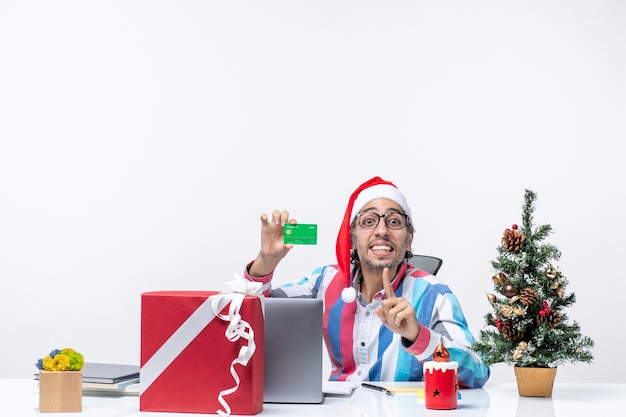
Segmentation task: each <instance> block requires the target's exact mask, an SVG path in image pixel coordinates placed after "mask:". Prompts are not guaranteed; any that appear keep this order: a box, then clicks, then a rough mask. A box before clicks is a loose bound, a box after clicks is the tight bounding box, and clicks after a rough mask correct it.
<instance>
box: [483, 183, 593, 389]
mask: <svg viewBox="0 0 626 417" xmlns="http://www.w3.org/2000/svg"><path fill="white" fill-rule="evenodd" d="M536 198H537V196H536V194H535V193H534V192H533V191H531V190H526V191H525V195H524V205H523V206H522V227H521V228H520V227H519V226H518V225H517V224H513V225H512V226H511V227H510V228H507V229H506V230H505V231H504V233H503V235H502V238H501V241H500V245H499V246H498V257H497V258H496V259H495V260H493V261H491V265H492V267H493V269H494V270H495V272H496V273H495V275H494V276H493V277H492V283H493V289H494V292H493V293H487V300H488V302H489V304H490V305H491V308H492V311H491V312H489V313H487V314H486V315H485V325H486V326H485V327H484V328H483V329H482V330H481V331H480V334H479V337H478V338H477V339H476V341H475V342H474V343H473V346H472V348H473V349H474V351H475V352H477V353H479V354H480V355H481V356H482V357H483V359H484V361H485V364H487V365H491V364H495V363H502V362H504V363H506V364H508V365H513V366H514V371H515V376H516V379H517V387H518V393H519V395H520V396H524V397H550V396H552V387H553V383H554V378H555V376H556V369H557V367H558V366H559V365H562V364H564V363H567V362H570V363H574V362H586V363H590V362H591V361H592V360H593V356H592V354H591V352H590V350H589V348H591V347H593V341H592V340H591V339H590V338H589V337H587V336H583V335H582V334H581V329H580V325H579V324H578V323H577V322H575V321H574V322H570V320H569V318H568V316H567V314H566V312H565V310H566V308H567V307H570V306H571V305H573V304H574V303H575V302H576V297H575V294H574V293H573V292H572V293H568V292H567V291H566V287H567V285H568V280H567V279H566V277H565V275H564V274H563V273H562V272H561V271H560V270H559V269H558V268H557V267H556V264H555V262H556V261H558V260H559V259H560V255H561V253H560V251H559V250H558V248H557V247H556V246H554V245H552V244H549V243H545V242H544V240H545V238H546V237H547V236H548V235H549V234H550V233H552V227H551V226H550V225H547V224H545V225H542V226H539V227H535V226H534V225H533V212H534V203H535V200H536Z"/></svg>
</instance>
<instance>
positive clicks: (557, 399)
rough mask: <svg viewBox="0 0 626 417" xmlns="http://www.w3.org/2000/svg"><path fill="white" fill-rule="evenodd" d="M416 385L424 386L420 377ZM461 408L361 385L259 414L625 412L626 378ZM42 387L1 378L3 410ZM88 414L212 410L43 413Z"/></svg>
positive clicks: (25, 409) (497, 393)
mask: <svg viewBox="0 0 626 417" xmlns="http://www.w3.org/2000/svg"><path fill="white" fill-rule="evenodd" d="M415 386H422V385H421V384H420V383H416V384H415ZM461 394H462V396H463V398H462V399H460V400H459V404H458V408H457V409H456V410H445V411H438V410H427V409H425V407H424V402H423V400H422V399H420V398H419V397H418V396H417V395H416V394H415V393H398V394H396V395H395V396H394V397H387V396H385V395H384V394H381V393H379V392H377V391H373V390H368V389H364V388H357V389H356V390H355V391H354V392H353V393H352V395H349V396H328V397H326V398H325V399H324V402H323V403H322V404H315V405H312V404H264V405H263V411H262V412H261V413H260V414H257V415H259V416H295V415H297V416H299V417H308V416H311V417H312V416H316V417H318V416H342V417H345V416H359V417H360V416H364V417H368V416H376V417H396V416H403V417H404V416H410V417H418V416H428V417H433V416H445V417H473V416H490V417H491V416H492V417H507V416H515V417H528V416H532V417H562V416H574V415H582V416H585V415H596V416H602V415H605V416H612V415H622V414H623V413H624V410H623V408H624V406H625V405H626V384H574V383H572V384H568V383H561V384H559V383H557V384H555V386H554V390H553V392H552V398H530V397H519V395H518V394H517V388H516V386H515V384H513V383H506V384H495V383H494V384H489V383H487V385H486V386H485V388H484V389H474V390H461ZM38 403H39V388H38V386H37V381H34V380H30V379H0V416H7V417H9V416H10V417H22V416H33V415H39V414H40V413H39V411H38ZM43 415H50V416H55V417H56V416H59V417H61V416H74V417H77V416H88V417H103V416H107V417H116V416H127V417H137V416H142V417H148V416H150V417H170V416H184V417H192V416H199V415H204V416H206V415H207V414H173V413H152V412H151V413H148V412H140V411H139V398H138V397H131V396H128V397H94V396H84V397H83V412H82V413H54V414H43Z"/></svg>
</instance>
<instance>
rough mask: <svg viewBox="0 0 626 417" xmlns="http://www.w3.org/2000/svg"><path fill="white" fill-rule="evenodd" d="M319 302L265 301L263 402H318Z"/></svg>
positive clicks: (320, 362) (320, 357)
mask: <svg viewBox="0 0 626 417" xmlns="http://www.w3.org/2000/svg"><path fill="white" fill-rule="evenodd" d="M322 310H323V306H322V300H320V299H317V298H271V297H270V298H266V299H265V348H264V351H265V373H264V391H263V402H266V403H321V402H322V401H323V399H324V394H323V392H322V382H323V381H322V379H323V376H322V368H323V336H322Z"/></svg>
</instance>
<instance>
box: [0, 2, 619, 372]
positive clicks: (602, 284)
mask: <svg viewBox="0 0 626 417" xmlns="http://www.w3.org/2000/svg"><path fill="white" fill-rule="evenodd" d="M625 5H626V3H624V2H622V1H617V0H616V1H608V0H594V1H571V0H569V1H565V0H563V1H559V0H556V1H523V2H521V1H519V2H502V1H471V2H470V1H437V2H428V1H384V2H383V1H368V0H359V1H345V0H339V1H337V0H333V1H325V0H316V1H294V0H290V1H276V0H271V1H171V0H170V1H132V2H128V1H100V2H94V1H54V2H50V1H19V2H16V1H9V0H2V1H1V2H0V280H1V285H2V286H1V290H0V294H1V298H0V333H1V334H2V343H0V357H1V358H3V359H2V361H0V377H30V376H31V375H32V374H33V373H34V372H36V369H35V367H34V363H35V361H36V360H37V359H38V358H40V357H42V356H44V355H45V354H47V353H48V352H49V351H50V350H51V349H52V348H62V347H73V348H75V349H77V350H79V351H81V352H82V353H84V355H85V357H86V359H87V360H88V361H92V362H120V363H137V364H138V363H139V329H140V295H141V293H142V292H144V291H152V290H166V289H171V290H177V289H178V290H193V289H202V290H223V289H225V286H224V283H225V282H226V281H229V280H230V279H231V278H232V275H233V273H235V272H236V273H241V272H242V270H243V267H244V265H245V264H246V263H247V262H248V261H250V260H251V259H253V257H254V256H256V253H257V251H258V245H259V230H260V223H259V219H258V218H259V215H260V214H261V213H262V212H269V211H271V210H272V209H274V208H286V209H289V210H290V211H291V213H292V214H293V216H294V217H295V218H297V219H298V220H299V221H301V222H305V223H317V224H318V225H319V244H318V245H317V246H314V247H311V246H306V247H305V246H302V247H296V248H295V249H294V250H293V251H292V253H290V255H289V257H288V258H286V259H285V261H284V262H283V264H281V266H280V267H279V269H278V270H277V273H276V282H277V283H284V282H291V281H295V280H297V279H299V278H300V277H302V276H303V275H305V274H307V273H309V272H310V271H311V270H312V269H313V268H314V267H316V266H319V265H322V264H326V263H332V262H334V259H335V258H334V248H335V237H336V233H337V230H338V228H339V224H340V221H341V217H342V215H343V211H344V210H345V206H346V203H347V200H348V196H349V194H350V193H351V192H352V191H353V190H354V189H355V188H356V187H357V186H358V185H359V184H360V183H361V182H363V181H365V180H366V179H369V178H371V177H373V176H375V175H379V176H382V177H383V178H385V179H388V180H391V181H393V182H394V183H395V184H396V185H397V186H398V187H399V188H400V189H401V190H402V191H403V192H404V193H405V194H406V196H407V198H408V200H409V203H410V204H411V205H412V207H413V214H414V218H415V223H416V227H417V234H416V237H415V241H414V251H415V252H416V253H424V254H430V255H436V256H439V257H442V258H443V259H444V265H443V267H442V269H441V271H440V273H439V276H440V277H441V278H442V279H444V280H445V281H446V282H447V283H448V284H449V285H450V287H451V288H452V289H453V291H455V293H456V294H457V295H458V297H459V298H460V300H461V303H462V306H463V308H464V311H465V313H466V316H467V319H468V321H469V324H470V328H471V330H472V332H473V333H474V334H475V335H477V334H478V331H479V329H480V328H481V327H482V325H483V316H484V314H485V313H487V312H488V311H489V304H488V303H487V300H486V297H485V291H491V290H492V287H491V276H492V275H493V273H494V271H493V270H492V269H491V266H490V261H491V260H492V259H494V258H495V257H496V256H497V251H496V247H497V245H498V243H499V240H500V237H501V234H502V232H503V231H504V229H505V228H507V227H510V226H511V224H513V223H520V222H521V218H520V216H521V206H522V203H523V194H524V189H526V188H529V189H532V190H534V191H535V192H536V193H537V195H538V200H537V204H536V213H535V221H536V223H537V224H544V223H549V224H551V225H552V227H553V228H554V234H553V235H551V237H550V238H549V239H548V241H549V242H550V243H553V244H555V245H557V246H558V247H559V249H560V250H561V251H562V253H563V255H562V257H561V260H560V262H559V263H558V267H559V269H560V270H561V271H562V272H563V273H564V275H566V276H567V278H568V279H569V281H570V285H569V287H568V288H567V289H568V291H573V292H575V293H576V295H577V302H576V304H575V305H574V306H573V307H572V308H570V309H569V310H568V315H569V317H570V319H573V320H577V321H579V322H580V323H581V326H582V330H583V333H584V334H586V335H589V336H590V337H592V338H593V339H594V341H595V342H596V346H595V348H594V349H593V353H594V356H595V361H594V364H593V365H588V364H576V365H565V366H563V367H561V368H560V369H559V373H558V375H557V382H558V381H562V382H569V381H572V382H578V381H592V382H594V381H598V382H600V381H601V382H625V381H626V379H625V377H624V372H625V371H626V366H625V365H624V362H623V360H622V359H621V358H622V357H623V353H624V346H625V345H626V344H625V342H626V341H625V338H624V331H623V329H624V322H623V318H624V296H625V295H626V292H625V286H624V268H623V267H622V264H623V259H624V252H625V249H626V245H625V243H624V242H625V240H626V239H625V237H624V233H622V232H623V230H622V227H621V226H622V225H623V223H624V215H625V213H626V198H625V193H624V187H623V184H624V179H625V178H626V176H625V174H626V169H625V168H624V165H623V157H624V154H625V151H626V148H625V147H626V145H625V144H624V143H625V136H626V135H625V133H626V129H625V127H626V121H625V115H626V99H625V97H626V82H625V79H626V77H625V76H624V74H626V51H625V46H624V45H626V6H625ZM492 380H493V381H512V380H513V371H512V369H510V368H509V367H507V366H506V365H497V366H494V368H493V373H492Z"/></svg>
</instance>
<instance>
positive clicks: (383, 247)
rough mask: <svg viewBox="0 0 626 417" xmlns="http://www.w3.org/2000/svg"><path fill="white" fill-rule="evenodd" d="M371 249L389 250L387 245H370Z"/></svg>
mask: <svg viewBox="0 0 626 417" xmlns="http://www.w3.org/2000/svg"><path fill="white" fill-rule="evenodd" d="M372 250H387V251H389V250H391V248H390V247H389V246H372Z"/></svg>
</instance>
